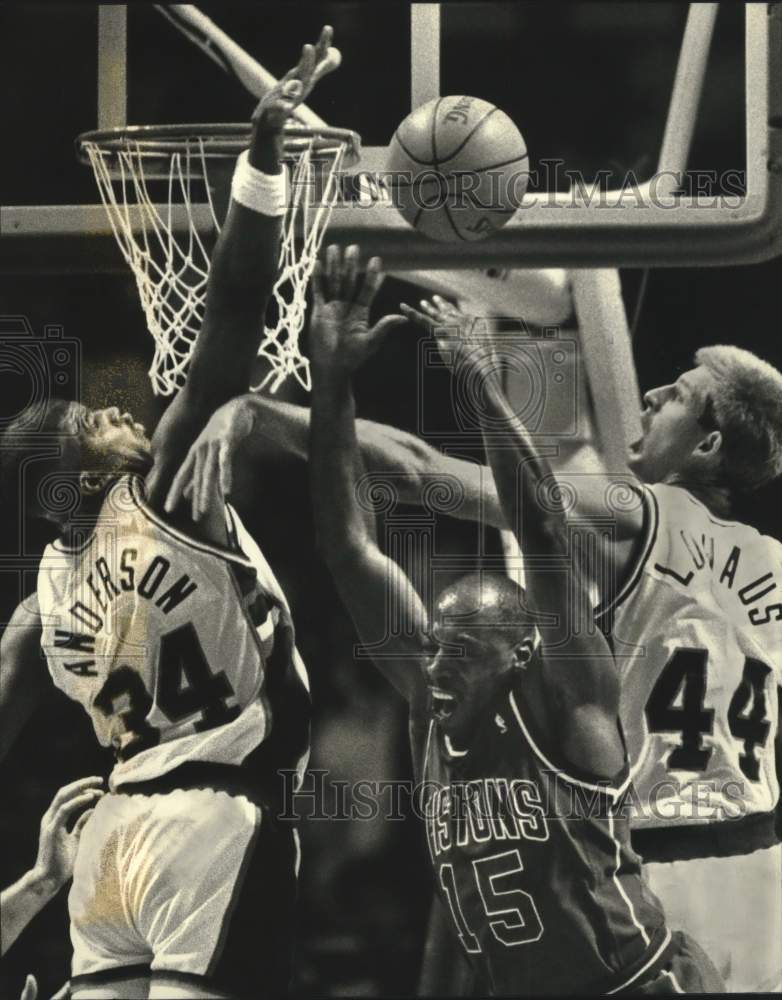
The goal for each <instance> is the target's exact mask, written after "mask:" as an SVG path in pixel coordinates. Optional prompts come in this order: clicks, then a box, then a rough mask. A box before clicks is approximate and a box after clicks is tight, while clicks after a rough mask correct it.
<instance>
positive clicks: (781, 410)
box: [630, 346, 782, 493]
mask: <svg viewBox="0 0 782 1000" xmlns="http://www.w3.org/2000/svg"><path fill="white" fill-rule="evenodd" d="M695 364H696V367H695V368H693V369H691V370H690V371H687V372H685V373H684V374H683V375H681V376H680V377H679V378H678V379H677V380H676V382H674V383H673V384H672V385H664V386H660V387H659V388H658V389H652V390H651V391H650V392H647V393H646V394H645V396H644V410H643V413H642V414H641V424H642V427H643V434H642V436H641V437H640V438H639V440H638V441H636V442H635V443H634V444H633V445H631V447H630V467H631V468H632V469H633V471H634V472H635V473H636V474H637V475H638V476H639V477H640V478H641V479H643V480H644V481H645V482H648V483H659V482H663V481H668V482H676V481H679V482H703V483H711V484H714V485H718V486H722V487H727V488H728V489H730V491H731V492H733V493H736V492H746V491H751V490H754V489H757V488H758V487H759V486H762V485H763V484H764V483H767V482H769V480H771V479H774V478H775V477H776V476H778V475H779V474H780V473H781V472H782V374H780V373H779V372H778V371H777V369H776V368H774V367H773V366H772V365H770V364H768V363H767V362H765V361H761V359H760V358H758V357H756V356H755V355H754V354H752V353H750V352H749V351H744V350H742V349H741V348H739V347H725V346H715V347H703V348H701V350H699V351H698V352H697V353H696V355H695Z"/></svg>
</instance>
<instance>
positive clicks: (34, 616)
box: [0, 595, 49, 760]
mask: <svg viewBox="0 0 782 1000" xmlns="http://www.w3.org/2000/svg"><path fill="white" fill-rule="evenodd" d="M0 663H2V667H0V760H2V759H3V758H4V757H5V756H6V754H7V753H8V751H9V750H10V749H11V747H12V746H13V744H14V741H15V740H16V738H17V736H18V735H19V733H20V732H21V730H22V728H23V726H24V725H25V723H26V722H27V720H28V719H29V718H30V716H31V715H32V714H33V712H34V711H35V709H36V707H37V706H38V704H39V703H40V701H41V698H42V697H43V695H44V693H45V692H46V690H47V689H48V687H49V676H48V673H47V670H46V661H45V660H44V657H43V653H42V651H41V619H40V617H39V614H38V599H37V598H36V597H35V595H32V596H30V597H28V598H27V599H26V600H24V601H22V603H21V604H19V605H18V606H17V608H16V609H15V611H14V613H13V615H12V616H11V620H10V621H9V623H8V624H7V625H6V626H5V629H4V630H3V636H2V639H0Z"/></svg>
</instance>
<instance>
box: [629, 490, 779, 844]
mask: <svg viewBox="0 0 782 1000" xmlns="http://www.w3.org/2000/svg"><path fill="white" fill-rule="evenodd" d="M644 504H645V513H646V536H645V539H644V544H643V551H642V553H641V556H640V561H639V563H638V564H637V565H636V567H635V570H634V572H633V574H632V576H631V578H630V579H629V580H628V581H626V584H625V587H624V592H623V593H620V594H619V595H618V596H617V599H616V601H615V602H614V605H613V608H612V609H610V614H611V615H612V616H613V623H612V624H611V625H610V633H611V639H612V645H613V650H614V654H615V656H616V658H617V665H618V668H619V670H620V673H621V676H622V702H621V718H622V723H623V727H624V731H625V736H626V739H627V744H628V752H629V755H630V761H631V764H632V774H633V779H634V782H635V789H636V794H637V797H638V798H637V800H636V816H635V820H634V826H635V827H637V828H653V827H662V826H666V825H667V826H671V825H681V824H694V823H701V824H703V823H709V822H712V821H714V820H727V819H737V818H739V817H744V816H748V815H749V814H758V815H757V817H756V818H757V819H760V815H759V814H762V813H768V812H769V811H771V810H773V809H774V807H775V805H776V802H777V799H778V796H779V785H778V780H777V774H776V768H775V760H774V740H775V737H776V733H777V725H778V712H779V707H778V700H777V686H778V684H779V683H780V679H781V676H782V545H780V543H779V542H777V541H775V540H774V539H772V538H768V537H766V536H764V535H761V534H760V533H759V532H758V531H756V530H755V529H754V528H751V527H749V526H747V525H745V524H740V523H738V522H734V521H723V520H720V519H718V518H716V517H714V516H713V515H712V514H711V513H710V512H709V510H708V509H707V508H706V507H705V506H704V505H703V504H701V503H700V502H699V501H698V500H696V499H695V498H694V497H693V496H692V495H691V494H690V493H688V492H687V491H686V490H684V489H681V488H678V487H673V486H663V485H657V486H653V487H650V488H647V489H646V490H645V492H644Z"/></svg>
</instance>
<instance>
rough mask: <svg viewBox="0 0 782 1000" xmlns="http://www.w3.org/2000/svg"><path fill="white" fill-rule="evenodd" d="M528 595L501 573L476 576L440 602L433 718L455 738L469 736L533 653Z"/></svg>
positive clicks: (432, 670)
mask: <svg viewBox="0 0 782 1000" xmlns="http://www.w3.org/2000/svg"><path fill="white" fill-rule="evenodd" d="M530 618H531V615H530V613H529V612H527V611H525V603H524V591H523V590H522V589H521V587H519V585H518V584H517V583H515V582H514V581H513V580H511V579H510V578H509V577H507V576H505V575H504V574H501V573H471V574H469V575H468V576H464V577H462V578H461V579H459V580H457V581H456V583H453V584H451V585H450V586H448V587H446V588H445V590H443V591H442V593H441V594H440V595H439V596H438V598H437V603H436V607H435V612H434V620H433V623H432V637H433V639H434V640H435V642H436V643H437V651H436V653H435V655H434V656H433V657H432V659H431V660H430V661H429V663H428V665H427V667H426V680H427V684H428V687H429V696H430V705H431V710H432V714H433V715H434V717H435V718H436V719H437V720H438V722H439V724H440V725H441V726H442V728H443V730H444V731H445V732H446V733H448V734H449V735H451V736H455V737H468V736H469V735H470V734H471V733H472V732H473V731H474V729H475V728H476V726H478V725H480V724H481V722H482V721H483V720H484V716H485V710H486V708H487V707H488V706H489V704H490V703H491V702H492V701H494V699H495V698H496V697H497V696H498V695H499V694H500V692H501V690H502V689H503V688H504V687H505V686H507V684H508V683H509V681H510V679H511V677H512V676H513V673H514V671H517V670H519V669H520V668H522V667H523V666H524V665H525V664H526V663H527V662H528V661H529V659H530V658H531V656H532V653H533V650H534V627H533V626H532V624H531V623H530Z"/></svg>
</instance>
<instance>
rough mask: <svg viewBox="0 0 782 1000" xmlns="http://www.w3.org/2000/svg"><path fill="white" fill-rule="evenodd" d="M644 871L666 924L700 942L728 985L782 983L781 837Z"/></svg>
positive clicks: (771, 986)
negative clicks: (750, 848) (758, 846)
mask: <svg viewBox="0 0 782 1000" xmlns="http://www.w3.org/2000/svg"><path fill="white" fill-rule="evenodd" d="M644 871H645V872H646V878H647V881H648V883H649V886H650V888H651V889H652V891H653V892H654V893H655V895H656V896H657V898H658V899H659V900H660V902H661V903H662V904H663V907H664V909H665V916H666V918H667V922H668V926H669V927H670V928H671V929H672V930H683V931H686V932H687V933H688V934H690V935H691V936H692V937H693V938H694V939H695V940H696V941H697V942H698V944H699V945H700V946H701V947H702V948H703V950H704V951H705V952H706V954H707V955H708V956H709V958H710V959H711V960H712V962H713V963H714V965H715V966H716V967H717V970H718V972H719V973H720V975H721V976H722V977H723V979H724V980H725V985H726V988H727V990H728V991H729V992H751V993H755V992H779V991H780V990H782V845H780V844H777V845H775V846H774V847H767V848H764V849H762V850H758V851H754V852H753V853H752V854H744V855H738V856H733V857H724V858H694V859H692V860H689V861H670V862H647V863H646V864H644Z"/></svg>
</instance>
